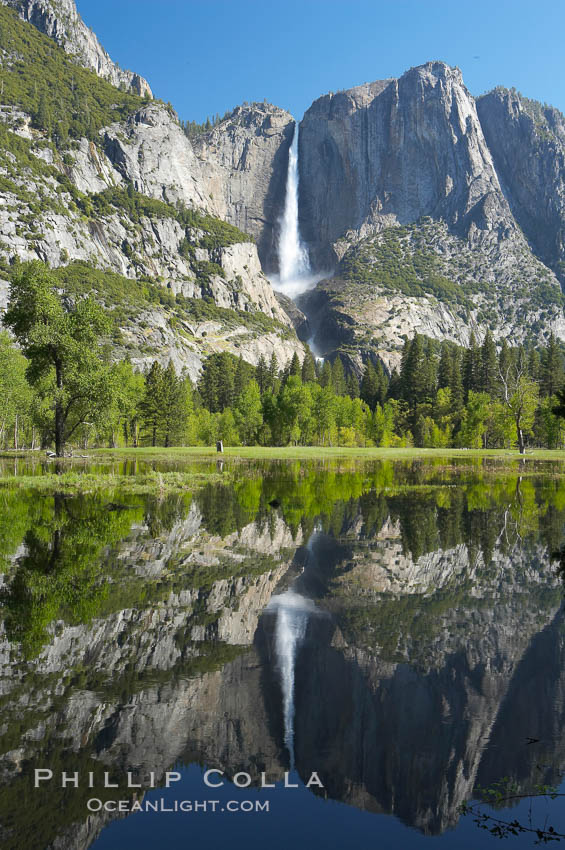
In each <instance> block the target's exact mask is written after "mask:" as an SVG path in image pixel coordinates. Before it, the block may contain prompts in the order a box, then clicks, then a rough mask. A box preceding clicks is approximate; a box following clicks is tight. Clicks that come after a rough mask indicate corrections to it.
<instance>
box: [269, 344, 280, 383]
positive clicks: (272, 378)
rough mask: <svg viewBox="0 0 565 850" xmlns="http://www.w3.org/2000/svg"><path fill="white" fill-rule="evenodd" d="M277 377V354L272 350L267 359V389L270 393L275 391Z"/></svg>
mask: <svg viewBox="0 0 565 850" xmlns="http://www.w3.org/2000/svg"><path fill="white" fill-rule="evenodd" d="M278 379H279V361H278V360H277V355H276V354H275V352H274V351H273V353H272V354H271V359H270V361H269V389H270V391H271V392H272V393H275V392H276V391H277V383H278Z"/></svg>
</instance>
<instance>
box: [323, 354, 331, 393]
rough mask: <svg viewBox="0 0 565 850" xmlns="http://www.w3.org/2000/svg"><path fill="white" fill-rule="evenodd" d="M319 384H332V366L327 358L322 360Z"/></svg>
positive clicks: (329, 385)
mask: <svg viewBox="0 0 565 850" xmlns="http://www.w3.org/2000/svg"><path fill="white" fill-rule="evenodd" d="M320 386H321V387H331V386H332V367H331V364H330V361H329V360H324V365H323V366H322V374H321V375H320Z"/></svg>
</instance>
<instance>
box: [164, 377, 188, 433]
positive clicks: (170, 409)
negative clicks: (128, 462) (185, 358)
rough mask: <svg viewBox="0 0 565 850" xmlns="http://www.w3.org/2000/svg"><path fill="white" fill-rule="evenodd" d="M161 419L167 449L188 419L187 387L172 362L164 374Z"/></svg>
mask: <svg viewBox="0 0 565 850" xmlns="http://www.w3.org/2000/svg"><path fill="white" fill-rule="evenodd" d="M160 417H161V423H160V424H161V428H162V431H163V442H164V445H165V447H166V448H167V447H168V446H170V445H172V443H173V442H174V441H175V438H178V437H179V436H180V435H181V433H182V431H183V430H184V428H185V426H186V420H187V417H188V403H187V398H186V385H185V383H184V380H183V379H182V378H179V377H178V376H177V373H176V372H175V367H174V366H173V362H172V360H169V362H168V364H167V368H166V369H165V370H164V371H163V374H162V380H161V397H160Z"/></svg>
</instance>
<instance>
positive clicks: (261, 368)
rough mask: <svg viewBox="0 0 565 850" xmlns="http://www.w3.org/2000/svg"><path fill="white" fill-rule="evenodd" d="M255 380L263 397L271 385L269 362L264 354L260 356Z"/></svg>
mask: <svg viewBox="0 0 565 850" xmlns="http://www.w3.org/2000/svg"><path fill="white" fill-rule="evenodd" d="M255 380H256V381H257V386H258V387H259V391H260V393H261V395H263V393H264V392H265V390H266V389H267V387H268V385H269V384H268V382H269V369H268V366H267V361H266V360H265V357H264V356H263V355H262V354H261V355H260V356H259V360H258V361H257V366H256V367H255Z"/></svg>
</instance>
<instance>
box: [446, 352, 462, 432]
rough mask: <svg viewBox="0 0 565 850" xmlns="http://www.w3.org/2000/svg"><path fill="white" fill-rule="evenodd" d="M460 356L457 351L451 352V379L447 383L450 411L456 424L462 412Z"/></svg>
mask: <svg viewBox="0 0 565 850" xmlns="http://www.w3.org/2000/svg"><path fill="white" fill-rule="evenodd" d="M461 360H462V358H461V356H460V353H459V351H458V349H455V350H454V352H453V357H452V360H451V378H450V381H449V389H450V390H451V411H452V415H453V416H454V418H455V421H456V423H457V420H458V418H459V417H460V416H461V412H462V410H463V396H464V391H463V376H462V363H461Z"/></svg>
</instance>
